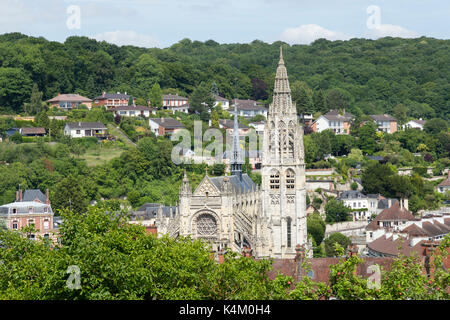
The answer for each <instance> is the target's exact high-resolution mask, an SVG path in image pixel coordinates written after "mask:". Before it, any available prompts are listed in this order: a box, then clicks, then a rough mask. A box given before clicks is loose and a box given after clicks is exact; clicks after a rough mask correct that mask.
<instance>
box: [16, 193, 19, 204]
mask: <svg viewBox="0 0 450 320" xmlns="http://www.w3.org/2000/svg"><path fill="white" fill-rule="evenodd" d="M16 202H19V191H16Z"/></svg>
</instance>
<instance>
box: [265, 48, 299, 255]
mask: <svg viewBox="0 0 450 320" xmlns="http://www.w3.org/2000/svg"><path fill="white" fill-rule="evenodd" d="M261 174H262V184H261V191H262V195H261V196H262V209H263V210H262V211H263V215H264V216H265V218H266V219H267V221H268V225H269V226H270V228H271V235H270V239H271V241H272V243H271V248H272V252H271V253H267V255H269V254H270V256H272V257H274V258H293V257H295V254H296V252H295V247H296V246H297V245H300V246H307V231H306V189H305V162H304V148H303V127H302V126H301V125H300V124H299V122H298V117H297V111H296V107H295V104H294V103H292V98H291V89H290V87H289V79H288V75H287V70H286V67H285V64H284V59H283V51H282V48H280V60H279V62H278V68H277V72H276V76H275V86H274V92H273V102H272V104H271V105H270V106H269V112H268V115H267V123H266V125H265V128H264V141H263V159H262V169H261ZM263 255H264V254H263Z"/></svg>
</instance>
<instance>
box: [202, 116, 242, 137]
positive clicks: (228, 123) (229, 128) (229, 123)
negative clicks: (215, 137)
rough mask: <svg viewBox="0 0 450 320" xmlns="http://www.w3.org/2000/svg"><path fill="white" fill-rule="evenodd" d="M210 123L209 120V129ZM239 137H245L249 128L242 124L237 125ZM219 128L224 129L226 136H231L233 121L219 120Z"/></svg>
mask: <svg viewBox="0 0 450 320" xmlns="http://www.w3.org/2000/svg"><path fill="white" fill-rule="evenodd" d="M211 125H212V121H211V120H209V126H210V127H211ZM238 126H239V135H240V136H245V135H247V134H248V133H249V131H250V128H249V127H248V126H246V125H245V124H243V123H239V124H238ZM219 128H220V129H225V131H226V133H227V135H229V136H232V135H233V131H234V121H233V120H229V119H219Z"/></svg>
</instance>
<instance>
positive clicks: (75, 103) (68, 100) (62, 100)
mask: <svg viewBox="0 0 450 320" xmlns="http://www.w3.org/2000/svg"><path fill="white" fill-rule="evenodd" d="M47 102H48V103H50V106H52V107H56V108H58V109H62V110H65V111H69V110H72V109H77V108H78V107H79V106H80V105H85V106H86V107H87V108H88V109H91V107H92V100H91V99H89V98H86V97H83V96H80V95H79V94H76V93H69V94H59V93H58V95H57V96H56V97H54V98H52V99H50V100H47Z"/></svg>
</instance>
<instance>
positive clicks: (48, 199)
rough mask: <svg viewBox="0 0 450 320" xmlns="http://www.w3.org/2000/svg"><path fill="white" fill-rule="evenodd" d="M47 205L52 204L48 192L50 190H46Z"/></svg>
mask: <svg viewBox="0 0 450 320" xmlns="http://www.w3.org/2000/svg"><path fill="white" fill-rule="evenodd" d="M45 203H46V204H50V193H49V191H48V188H47V189H45Z"/></svg>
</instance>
